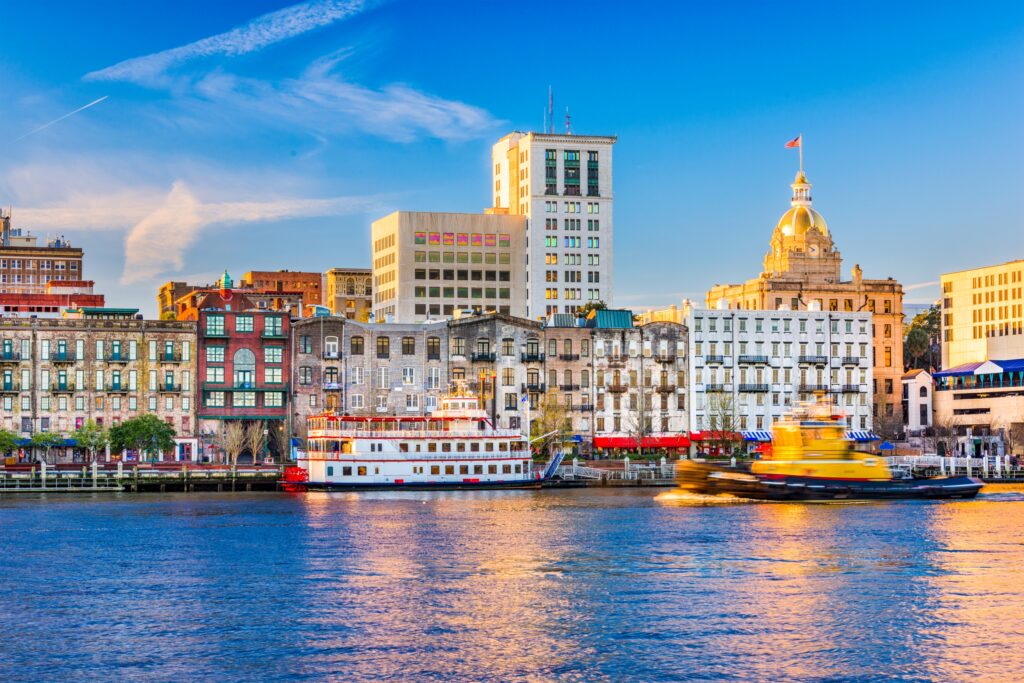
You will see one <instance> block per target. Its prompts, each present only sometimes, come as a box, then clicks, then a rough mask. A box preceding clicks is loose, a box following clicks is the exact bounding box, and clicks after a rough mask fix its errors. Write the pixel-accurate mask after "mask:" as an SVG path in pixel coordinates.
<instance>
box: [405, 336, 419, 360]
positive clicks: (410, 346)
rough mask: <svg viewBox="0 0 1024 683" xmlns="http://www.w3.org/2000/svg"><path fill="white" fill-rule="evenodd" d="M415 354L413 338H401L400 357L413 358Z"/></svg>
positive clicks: (414, 340)
mask: <svg viewBox="0 0 1024 683" xmlns="http://www.w3.org/2000/svg"><path fill="white" fill-rule="evenodd" d="M415 354H416V339H415V337H402V355H403V356H413V355H415Z"/></svg>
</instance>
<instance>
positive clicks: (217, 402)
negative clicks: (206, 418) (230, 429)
mask: <svg viewBox="0 0 1024 683" xmlns="http://www.w3.org/2000/svg"><path fill="white" fill-rule="evenodd" d="M206 405H207V407H210V408H223V407H224V392H223V391H211V392H210V393H209V394H207V395H206Z"/></svg>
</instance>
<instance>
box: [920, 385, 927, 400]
mask: <svg viewBox="0 0 1024 683" xmlns="http://www.w3.org/2000/svg"><path fill="white" fill-rule="evenodd" d="M921 398H928V387H921Z"/></svg>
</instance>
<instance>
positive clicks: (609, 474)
mask: <svg viewBox="0 0 1024 683" xmlns="http://www.w3.org/2000/svg"><path fill="white" fill-rule="evenodd" d="M601 462H602V465H607V466H602V467H594V466H592V465H585V464H582V463H581V462H580V461H579V459H575V458H574V459H573V461H572V462H571V463H570V464H568V465H562V466H561V467H559V468H558V471H557V475H558V476H560V477H561V478H562V479H566V480H574V479H604V480H610V479H620V480H633V481H636V480H640V479H673V478H674V477H675V472H676V469H675V467H676V466H675V463H673V462H669V461H668V460H667V459H665V458H662V459H661V460H660V461H657V462H646V461H641V462H632V461H631V460H630V459H629V458H626V459H624V460H609V461H601Z"/></svg>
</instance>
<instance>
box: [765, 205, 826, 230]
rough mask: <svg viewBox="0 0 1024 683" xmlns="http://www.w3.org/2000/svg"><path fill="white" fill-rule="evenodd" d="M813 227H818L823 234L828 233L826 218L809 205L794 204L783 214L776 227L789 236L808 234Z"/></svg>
mask: <svg viewBox="0 0 1024 683" xmlns="http://www.w3.org/2000/svg"><path fill="white" fill-rule="evenodd" d="M811 228H817V229H818V231H819V232H820V233H821V234H822V235H828V225H827V224H826V223H825V218H824V217H823V216H822V215H821V214H820V213H818V212H817V211H815V210H814V209H812V208H811V207H809V206H794V207H793V208H792V209H790V210H789V211H787V212H786V213H784V214H782V218H780V219H779V224H778V225H777V226H775V229H776V230H778V231H780V232H782V234H783V235H785V236H787V237H792V236H797V235H806V234H807V232H808V231H809V230H810V229H811Z"/></svg>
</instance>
